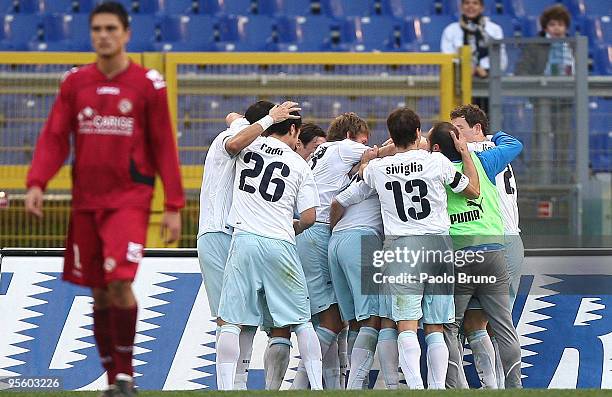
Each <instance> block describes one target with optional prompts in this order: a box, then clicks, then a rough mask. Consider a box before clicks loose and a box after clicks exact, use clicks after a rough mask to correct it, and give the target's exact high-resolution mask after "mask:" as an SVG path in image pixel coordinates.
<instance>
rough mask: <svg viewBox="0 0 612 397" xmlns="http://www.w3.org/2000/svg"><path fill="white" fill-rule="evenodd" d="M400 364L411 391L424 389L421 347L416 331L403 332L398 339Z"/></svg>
mask: <svg viewBox="0 0 612 397" xmlns="http://www.w3.org/2000/svg"><path fill="white" fill-rule="evenodd" d="M397 347H398V351H399V363H400V366H401V367H402V372H403V373H404V377H405V378H406V384H407V385H408V387H409V388H410V389H423V388H424V387H423V379H422V378H421V365H420V359H421V346H419V340H418V339H417V334H416V332H414V331H403V332H401V333H400V334H399V335H398V337H397Z"/></svg>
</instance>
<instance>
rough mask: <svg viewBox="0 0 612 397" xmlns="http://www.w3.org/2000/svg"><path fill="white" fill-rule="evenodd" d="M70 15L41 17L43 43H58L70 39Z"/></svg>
mask: <svg viewBox="0 0 612 397" xmlns="http://www.w3.org/2000/svg"><path fill="white" fill-rule="evenodd" d="M71 25H72V15H70V14H46V15H44V16H43V37H42V39H43V40H44V41H60V40H67V39H70V28H71Z"/></svg>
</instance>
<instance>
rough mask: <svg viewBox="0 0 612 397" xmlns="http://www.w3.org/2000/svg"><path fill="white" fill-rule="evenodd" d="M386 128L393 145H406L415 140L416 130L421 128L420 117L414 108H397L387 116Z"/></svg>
mask: <svg viewBox="0 0 612 397" xmlns="http://www.w3.org/2000/svg"><path fill="white" fill-rule="evenodd" d="M387 128H388V129H389V135H391V139H392V140H393V143H394V144H395V146H398V147H407V146H409V145H412V144H413V143H415V142H416V139H417V130H418V129H420V128H421V119H420V118H419V115H418V114H416V113H415V112H414V110H412V109H409V108H399V109H396V110H394V111H393V112H391V114H390V115H389V117H387Z"/></svg>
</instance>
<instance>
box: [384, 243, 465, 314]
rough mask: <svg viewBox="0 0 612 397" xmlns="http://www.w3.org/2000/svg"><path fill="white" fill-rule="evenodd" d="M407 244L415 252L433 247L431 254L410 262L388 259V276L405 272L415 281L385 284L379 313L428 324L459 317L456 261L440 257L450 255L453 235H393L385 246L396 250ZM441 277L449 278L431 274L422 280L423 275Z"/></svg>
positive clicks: (385, 270) (386, 269)
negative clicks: (454, 264)
mask: <svg viewBox="0 0 612 397" xmlns="http://www.w3.org/2000/svg"><path fill="white" fill-rule="evenodd" d="M405 247H406V248H407V249H408V250H409V251H411V252H417V251H423V252H425V251H430V252H432V254H431V257H430V258H428V259H426V260H417V261H416V262H412V265H409V264H407V263H405V262H391V263H387V264H386V265H385V267H384V268H383V269H382V272H383V274H384V275H386V276H398V275H402V274H404V275H405V278H406V279H407V280H408V278H410V277H412V279H411V280H412V281H407V282H404V283H393V284H389V285H387V284H385V285H381V289H380V291H381V293H380V297H379V305H380V308H379V313H380V316H381V317H386V318H390V319H391V320H393V321H396V322H397V321H406V320H421V322H423V323H425V324H446V323H452V322H453V321H455V301H454V297H453V288H454V283H453V279H452V278H451V277H450V276H453V275H454V268H453V264H452V262H446V261H444V260H442V261H440V260H439V257H435V256H434V254H433V253H436V252H440V253H442V254H441V257H442V258H445V257H448V255H450V253H451V252H452V251H453V250H452V242H451V240H450V237H449V236H406V237H391V238H387V239H386V240H385V244H384V247H383V250H385V251H393V252H395V251H396V250H397V249H400V250H403V249H404V248H405ZM422 274H425V275H426V276H431V277H439V278H440V279H441V280H447V282H430V281H429V278H428V277H427V278H426V279H425V280H423V281H420V278H421V275H422Z"/></svg>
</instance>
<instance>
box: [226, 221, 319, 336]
mask: <svg viewBox="0 0 612 397" xmlns="http://www.w3.org/2000/svg"><path fill="white" fill-rule="evenodd" d="M263 295H265V298H266V299H265V300H266V302H267V305H268V309H269V312H270V317H271V318H272V322H273V326H274V327H276V328H282V327H286V326H289V325H297V324H302V323H306V322H308V321H310V304H309V298H308V288H307V287H306V278H305V277H304V271H303V270H302V266H301V264H300V260H299V258H298V256H297V253H296V250H295V246H294V245H293V244H290V243H288V242H287V241H284V240H278V239H272V238H267V237H262V236H257V235H255V234H251V233H245V232H238V233H234V237H233V239H232V244H231V247H230V253H229V257H228V259H227V265H226V267H225V274H224V277H223V289H222V291H221V302H220V304H219V317H221V319H223V320H224V321H225V322H228V323H231V324H239V325H251V326H259V325H261V324H262V323H263V319H264V312H265V307H264V302H263V299H262V297H263Z"/></svg>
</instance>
